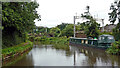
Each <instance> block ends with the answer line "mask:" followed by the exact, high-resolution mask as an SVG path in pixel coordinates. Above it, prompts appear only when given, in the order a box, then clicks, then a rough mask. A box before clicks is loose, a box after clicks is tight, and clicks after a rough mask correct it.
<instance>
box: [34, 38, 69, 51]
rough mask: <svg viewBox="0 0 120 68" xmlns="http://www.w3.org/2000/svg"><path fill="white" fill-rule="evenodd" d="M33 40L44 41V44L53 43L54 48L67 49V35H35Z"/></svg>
mask: <svg viewBox="0 0 120 68" xmlns="http://www.w3.org/2000/svg"><path fill="white" fill-rule="evenodd" d="M35 41H38V42H41V43H46V44H53V47H55V48H56V49H64V50H69V38H67V37H49V38H48V37H46V36H43V37H36V38H35Z"/></svg>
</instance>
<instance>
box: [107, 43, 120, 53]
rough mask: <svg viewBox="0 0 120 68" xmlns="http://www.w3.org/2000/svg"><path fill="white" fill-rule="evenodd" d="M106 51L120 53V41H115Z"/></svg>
mask: <svg viewBox="0 0 120 68" xmlns="http://www.w3.org/2000/svg"><path fill="white" fill-rule="evenodd" d="M106 52H107V53H110V54H114V55H120V41H116V42H115V43H113V44H112V46H111V47H110V48H108V49H107V50H106Z"/></svg>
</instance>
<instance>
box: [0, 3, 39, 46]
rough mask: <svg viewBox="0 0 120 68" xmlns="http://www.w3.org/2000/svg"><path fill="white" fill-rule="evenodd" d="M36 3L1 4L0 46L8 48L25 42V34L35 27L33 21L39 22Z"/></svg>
mask: <svg viewBox="0 0 120 68" xmlns="http://www.w3.org/2000/svg"><path fill="white" fill-rule="evenodd" d="M38 6H39V4H37V3H36V2H3V3H2V27H3V30H2V46H3V48H4V47H9V46H14V45H18V44H20V43H22V42H25V41H27V34H28V33H29V32H31V31H32V30H33V28H34V27H35V25H34V23H35V22H34V20H35V19H38V20H40V16H39V15H38V14H37V11H36V8H38Z"/></svg>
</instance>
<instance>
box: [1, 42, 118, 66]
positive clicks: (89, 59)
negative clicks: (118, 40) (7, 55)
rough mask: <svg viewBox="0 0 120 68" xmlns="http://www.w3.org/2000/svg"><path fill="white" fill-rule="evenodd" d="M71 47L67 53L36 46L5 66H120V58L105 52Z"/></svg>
mask: <svg viewBox="0 0 120 68" xmlns="http://www.w3.org/2000/svg"><path fill="white" fill-rule="evenodd" d="M69 47H70V50H69V51H65V50H62V49H55V48H53V47H52V45H41V44H40V45H34V47H33V49H32V50H31V51H29V52H28V53H27V54H25V55H22V56H19V57H20V58H19V57H18V58H13V59H12V60H9V61H5V62H3V66H120V60H119V58H120V57H118V56H115V55H109V54H107V53H105V51H103V50H98V49H92V48H81V47H78V46H71V45H70V46H69ZM17 59H19V60H17ZM12 62H13V63H12Z"/></svg>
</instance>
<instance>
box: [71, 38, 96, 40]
mask: <svg viewBox="0 0 120 68" xmlns="http://www.w3.org/2000/svg"><path fill="white" fill-rule="evenodd" d="M70 38H73V39H84V40H86V39H88V38H76V37H70ZM89 40H97V39H89Z"/></svg>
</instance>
